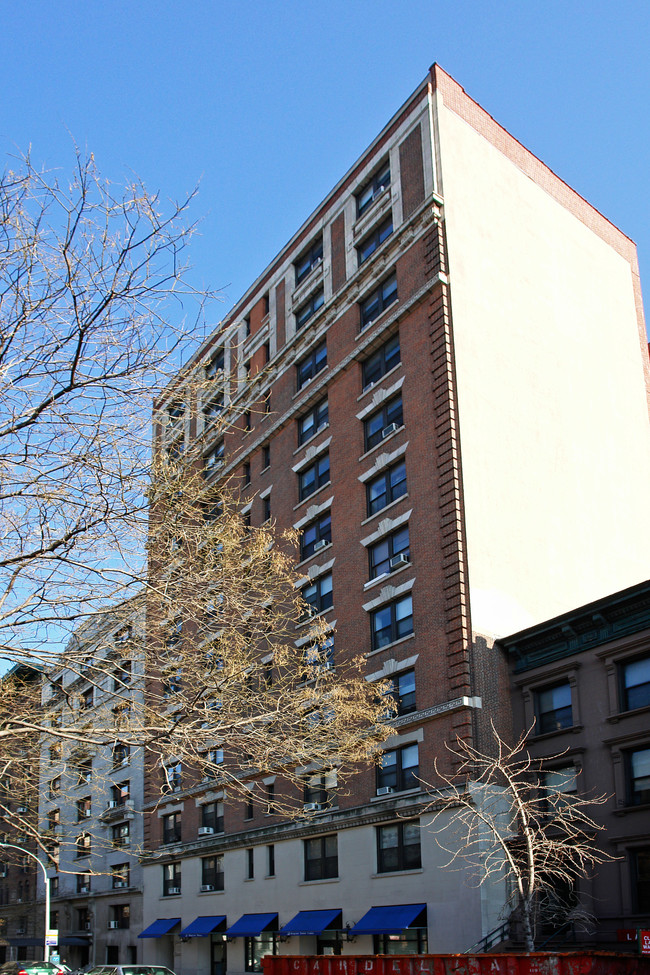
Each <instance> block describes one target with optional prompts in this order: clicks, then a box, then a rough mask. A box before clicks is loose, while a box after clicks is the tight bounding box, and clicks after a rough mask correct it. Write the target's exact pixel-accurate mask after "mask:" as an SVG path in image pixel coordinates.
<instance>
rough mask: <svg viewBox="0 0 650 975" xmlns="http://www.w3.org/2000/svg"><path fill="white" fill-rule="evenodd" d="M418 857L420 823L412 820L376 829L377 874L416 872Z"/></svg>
mask: <svg viewBox="0 0 650 975" xmlns="http://www.w3.org/2000/svg"><path fill="white" fill-rule="evenodd" d="M421 866H422V858H421V855H420V823H419V822H418V820H416V819H414V820H412V821H409V822H405V823H391V824H390V825H388V826H379V827H377V872H378V873H390V872H391V871H394V870H418V869H419V868H420V867H421Z"/></svg>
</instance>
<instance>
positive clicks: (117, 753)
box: [112, 741, 130, 769]
mask: <svg viewBox="0 0 650 975" xmlns="http://www.w3.org/2000/svg"><path fill="white" fill-rule="evenodd" d="M129 752H130V749H129V746H128V745H126V744H125V743H124V742H123V741H118V743H117V744H116V745H113V753H112V759H113V768H114V769H115V768H121V766H122V765H128V764H129Z"/></svg>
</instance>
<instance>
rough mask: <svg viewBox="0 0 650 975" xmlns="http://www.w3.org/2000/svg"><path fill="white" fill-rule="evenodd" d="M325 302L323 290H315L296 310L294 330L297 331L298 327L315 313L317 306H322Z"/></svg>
mask: <svg viewBox="0 0 650 975" xmlns="http://www.w3.org/2000/svg"><path fill="white" fill-rule="evenodd" d="M324 303H325V296H324V295H323V290H322V288H321V290H320V291H316V292H315V294H313V295H312V296H311V298H310V299H309V300H308V301H306V302H305V304H304V305H301V306H300V308H299V309H298V311H297V312H296V331H297V332H299V331H300V329H301V328H302V327H303V325H305V324H306V323H307V322H308V321H309V319H310V318H311V317H312V315H315V314H316V312H317V311H318V309H319V308H322V307H323V305H324Z"/></svg>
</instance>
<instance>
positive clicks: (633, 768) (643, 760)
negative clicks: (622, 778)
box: [626, 748, 650, 806]
mask: <svg viewBox="0 0 650 975" xmlns="http://www.w3.org/2000/svg"><path fill="white" fill-rule="evenodd" d="M626 758H627V786H628V790H627V791H628V795H627V801H628V803H629V804H630V805H631V806H641V805H645V803H647V802H650V748H636V749H635V750H634V751H633V752H628V753H627V756H626Z"/></svg>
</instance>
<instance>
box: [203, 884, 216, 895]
mask: <svg viewBox="0 0 650 975" xmlns="http://www.w3.org/2000/svg"><path fill="white" fill-rule="evenodd" d="M211 890H214V884H201V893H202V894H207V893H208V892H209V891H211Z"/></svg>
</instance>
